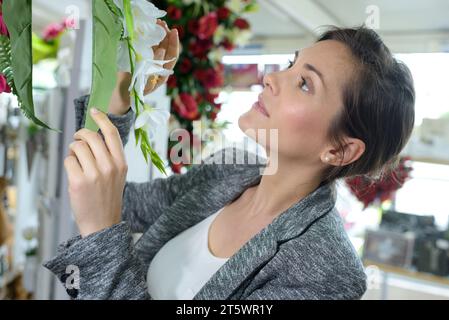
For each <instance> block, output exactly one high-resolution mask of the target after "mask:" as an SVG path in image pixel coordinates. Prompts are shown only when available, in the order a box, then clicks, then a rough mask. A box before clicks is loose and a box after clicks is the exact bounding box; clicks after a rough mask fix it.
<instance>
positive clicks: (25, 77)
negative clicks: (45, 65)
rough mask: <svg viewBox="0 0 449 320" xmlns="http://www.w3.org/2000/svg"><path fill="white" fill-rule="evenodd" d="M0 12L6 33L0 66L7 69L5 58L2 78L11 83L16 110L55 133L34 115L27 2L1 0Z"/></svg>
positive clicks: (29, 2) (29, 7) (28, 2)
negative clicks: (5, 72) (7, 41)
mask: <svg viewBox="0 0 449 320" xmlns="http://www.w3.org/2000/svg"><path fill="white" fill-rule="evenodd" d="M2 11H3V18H4V21H5V24H6V27H7V28H8V31H9V34H10V40H9V44H10V47H9V48H6V49H2V56H3V57H2V60H3V62H2V63H3V64H2V67H6V69H8V67H7V66H6V64H7V63H8V61H7V60H8V58H9V68H10V69H8V71H7V72H8V74H7V75H6V76H7V77H8V80H9V81H12V82H13V83H14V85H13V93H14V94H15V95H16V96H17V100H18V102H19V106H20V109H21V110H22V112H23V114H24V115H25V116H26V117H27V118H29V119H30V120H31V121H33V122H34V123H35V124H37V125H40V126H42V127H45V128H47V129H51V130H55V129H52V128H50V127H49V126H48V125H47V124H45V123H44V122H42V121H41V120H39V119H38V118H37V117H36V115H35V113H34V102H33V61H32V49H31V22H32V19H31V0H13V1H12V0H8V1H3V4H2ZM5 43H6V42H5V40H4V39H2V47H3V44H5ZM9 50H10V52H9V54H8V52H7V51H9ZM8 55H9V57H8ZM2 69H3V68H2ZM55 131H59V130H55Z"/></svg>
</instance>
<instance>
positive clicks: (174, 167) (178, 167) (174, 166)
mask: <svg viewBox="0 0 449 320" xmlns="http://www.w3.org/2000/svg"><path fill="white" fill-rule="evenodd" d="M170 167H171V170H172V171H173V172H174V173H181V168H182V167H183V165H182V163H178V164H174V163H170Z"/></svg>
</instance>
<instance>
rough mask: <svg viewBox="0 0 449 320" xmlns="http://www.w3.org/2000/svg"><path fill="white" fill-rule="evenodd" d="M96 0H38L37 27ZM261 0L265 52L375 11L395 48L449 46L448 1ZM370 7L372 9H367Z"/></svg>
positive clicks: (259, 39)
mask: <svg viewBox="0 0 449 320" xmlns="http://www.w3.org/2000/svg"><path fill="white" fill-rule="evenodd" d="M91 1H92V0H58V1H48V0H33V19H34V20H33V29H34V30H35V31H37V32H40V31H41V30H42V29H43V28H44V27H45V26H46V25H47V24H49V23H51V22H56V21H60V20H62V19H63V17H64V16H68V15H69V14H70V13H73V9H75V10H79V13H80V17H81V18H83V17H85V18H89V17H90V6H91ZM258 3H259V7H260V10H259V11H258V12H256V13H251V14H248V16H247V18H248V20H249V21H250V23H251V26H252V30H253V33H254V37H253V39H252V42H251V43H252V45H253V47H255V48H259V49H258V50H260V51H263V52H264V53H270V52H273V53H274V52H276V53H283V52H291V51H292V50H295V49H297V48H298V47H301V46H303V45H305V44H307V43H310V41H312V40H313V39H314V37H315V36H316V35H317V34H319V32H320V31H322V30H323V29H322V28H320V26H323V25H337V26H356V25H360V24H362V23H364V22H366V21H367V18H368V17H370V16H371V17H373V16H374V15H373V13H374V14H375V11H377V12H378V17H379V19H378V22H379V25H378V26H379V28H378V29H376V31H377V32H379V33H380V34H381V36H382V37H383V39H384V40H385V42H386V43H387V45H389V46H390V48H391V49H392V51H395V52H434V51H449V1H448V0H394V1H392V0H258ZM75 5H76V6H75ZM373 6H375V7H373ZM373 8H374V9H373ZM367 9H368V10H371V11H370V12H369V13H367ZM66 10H72V11H67V12H66ZM373 10H374V11H373Z"/></svg>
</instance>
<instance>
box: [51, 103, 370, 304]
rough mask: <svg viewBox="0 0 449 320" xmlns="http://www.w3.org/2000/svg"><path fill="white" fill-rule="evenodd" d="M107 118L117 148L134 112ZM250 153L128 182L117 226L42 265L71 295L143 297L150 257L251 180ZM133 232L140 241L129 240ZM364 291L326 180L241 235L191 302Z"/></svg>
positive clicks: (79, 108) (254, 169) (72, 242)
mask: <svg viewBox="0 0 449 320" xmlns="http://www.w3.org/2000/svg"><path fill="white" fill-rule="evenodd" d="M87 100H88V97H87V96H85V97H82V98H80V99H77V100H75V106H76V113H77V127H78V128H80V127H81V126H82V121H83V120H82V119H83V117H84V113H85V109H86V105H87ZM108 116H109V118H110V119H111V120H112V121H113V123H114V124H115V125H116V126H117V128H118V130H119V133H120V135H121V138H122V141H123V143H124V144H125V143H126V142H127V137H128V134H129V130H130V127H131V124H132V121H133V119H134V113H133V111H132V110H130V111H129V112H128V113H127V114H125V115H123V116H116V115H111V114H109V115H108ZM242 153H243V154H242ZM242 155H244V156H248V157H250V158H251V157H253V158H252V159H253V160H252V161H253V162H249V163H253V164H226V163H229V162H232V163H235V161H234V160H235V159H236V157H239V156H242ZM222 157H223V158H222ZM254 157H255V155H254V154H252V153H248V152H244V151H243V150H240V149H237V148H225V149H222V150H221V151H219V152H216V153H215V154H213V155H212V156H210V157H208V158H207V159H206V160H205V161H203V162H202V163H201V164H198V165H194V166H193V167H192V168H191V169H190V170H189V171H188V172H187V173H184V174H175V175H171V176H170V177H168V178H158V179H155V180H153V181H150V182H145V183H133V182H127V183H126V185H125V189H124V194H123V208H122V219H123V221H122V222H121V223H119V224H116V225H114V226H112V227H110V228H107V229H104V230H102V231H99V232H97V233H94V234H91V235H89V236H87V237H85V238H81V237H80V236H76V237H74V238H71V239H69V240H68V241H66V242H64V243H62V244H60V245H59V247H58V251H57V254H56V256H55V257H53V258H52V259H51V260H49V261H47V262H45V263H44V266H45V267H46V268H48V269H49V270H50V271H51V272H53V273H54V274H55V275H56V276H57V277H58V279H59V280H60V281H61V283H62V284H63V286H65V288H66V289H67V292H68V294H69V295H70V296H71V297H72V298H73V299H151V296H150V295H149V293H148V289H147V284H146V275H147V270H148V266H149V264H150V262H151V260H152V259H153V257H154V256H155V254H156V253H157V252H158V251H159V250H160V249H161V247H162V246H163V245H164V244H165V243H167V242H168V241H169V240H170V239H172V238H173V237H175V236H176V235H177V234H179V233H180V232H182V231H184V230H186V229H187V228H189V227H191V226H193V225H195V224H197V223H199V222H200V221H201V220H203V219H205V218H207V217H208V216H210V215H211V214H213V213H215V212H216V211H217V210H219V209H220V208H222V207H223V206H225V205H226V204H228V203H230V202H231V201H233V200H234V199H236V198H237V197H238V196H239V195H240V194H241V193H242V192H243V191H244V190H245V189H247V188H248V187H250V186H253V185H256V184H258V183H259V181H260V179H261V172H262V171H261V169H262V168H263V166H264V164H265V165H266V162H264V160H263V159H260V158H259V157H257V159H255V160H256V161H257V162H256V163H255V164H254ZM217 159H221V160H222V163H223V164H218V163H217ZM226 161H229V162H226ZM92 214H95V212H92ZM132 233H142V234H143V235H142V236H141V237H140V238H139V240H138V241H137V242H136V243H134V242H133V238H132ZM73 266H76V268H77V270H78V271H79V272H76V273H75V272H74V271H73ZM76 277H79V278H76ZM74 281H75V282H74ZM76 281H78V282H76ZM75 283H76V284H78V286H74V284H75ZM365 291H366V276H365V272H364V268H363V265H362V263H361V261H360V259H359V257H358V255H357V253H356V251H355V249H354V247H353V246H352V244H351V242H350V240H349V238H348V236H347V234H346V232H345V230H344V227H343V223H342V220H341V218H340V216H339V214H338V212H337V210H336V209H335V190H334V187H332V186H330V185H327V184H325V185H322V186H320V187H319V188H317V189H316V190H315V191H314V192H312V193H311V194H309V195H308V196H307V197H305V198H303V199H302V200H300V201H298V202H297V203H295V204H294V205H292V206H291V207H290V208H288V209H287V210H285V211H284V212H283V213H282V214H281V215H279V216H278V217H277V218H275V219H274V220H273V221H272V223H271V224H269V225H268V226H267V227H265V228H264V229H263V230H261V231H260V232H259V233H258V234H256V235H255V236H254V237H253V238H252V239H250V240H249V241H248V242H247V243H246V244H245V245H244V246H243V247H242V248H241V249H240V250H239V251H238V252H237V253H236V254H234V255H233V256H232V257H231V258H230V259H229V260H228V261H227V262H226V263H225V264H224V265H223V266H222V267H221V268H220V269H219V270H218V271H217V272H216V273H215V274H214V275H213V276H212V278H211V279H209V281H208V282H207V283H206V284H205V285H204V286H203V287H202V288H201V290H200V291H199V292H198V293H197V294H196V295H195V297H194V300H199V299H213V300H221V299H232V300H238V299H253V300H256V299H288V300H291V299H360V298H361V296H362V295H363V294H364V292H365Z"/></svg>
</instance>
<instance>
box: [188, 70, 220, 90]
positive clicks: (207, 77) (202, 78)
mask: <svg viewBox="0 0 449 320" xmlns="http://www.w3.org/2000/svg"><path fill="white" fill-rule="evenodd" d="M193 75H194V77H195V78H196V79H197V80H198V81H199V82H201V84H202V85H203V86H204V87H205V88H206V89H210V88H216V87H221V86H222V85H223V77H222V75H221V74H220V73H219V72H217V71H216V70H214V69H211V68H210V69H199V70H196V71H195V72H194V74H193Z"/></svg>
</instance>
